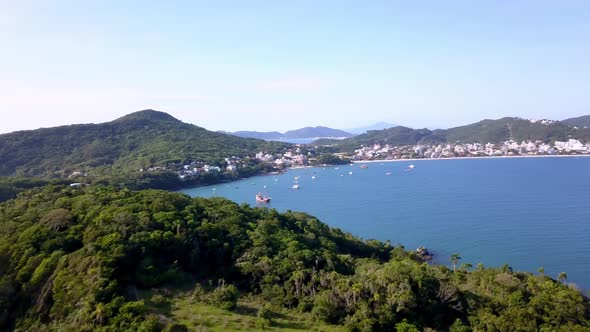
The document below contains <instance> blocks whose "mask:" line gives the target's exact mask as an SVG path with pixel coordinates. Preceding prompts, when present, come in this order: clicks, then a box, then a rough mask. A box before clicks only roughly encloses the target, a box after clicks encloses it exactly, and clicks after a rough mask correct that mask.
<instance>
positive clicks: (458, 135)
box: [316, 118, 590, 149]
mask: <svg viewBox="0 0 590 332" xmlns="http://www.w3.org/2000/svg"><path fill="white" fill-rule="evenodd" d="M569 138H575V139H579V140H581V141H582V142H587V141H590V129H588V128H578V129H576V128H574V127H572V126H569V125H567V124H564V123H561V122H558V121H532V120H527V119H521V118H502V119H498V120H483V121H480V122H476V123H473V124H470V125H466V126H461V127H455V128H450V129H438V130H429V129H412V128H408V127H402V126H397V127H393V128H389V129H384V130H373V131H369V132H367V133H366V134H362V135H358V136H355V137H351V138H347V139H344V140H341V141H326V140H321V141H318V142H316V143H317V144H335V145H337V146H341V147H343V148H345V149H354V148H358V147H359V146H361V145H368V144H375V143H379V144H392V145H415V144H432V143H455V142H461V143H476V142H479V143H482V144H485V143H488V142H491V143H500V142H503V141H507V140H510V139H513V140H515V141H517V142H521V141H528V140H532V141H535V140H541V141H545V142H553V141H556V140H561V141H564V140H568V139H569Z"/></svg>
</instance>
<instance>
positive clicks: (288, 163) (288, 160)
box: [255, 147, 311, 168]
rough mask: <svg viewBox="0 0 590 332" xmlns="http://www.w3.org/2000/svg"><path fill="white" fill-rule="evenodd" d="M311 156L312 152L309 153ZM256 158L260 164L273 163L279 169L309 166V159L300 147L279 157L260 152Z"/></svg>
mask: <svg viewBox="0 0 590 332" xmlns="http://www.w3.org/2000/svg"><path fill="white" fill-rule="evenodd" d="M310 154H311V152H308V155H310ZM255 158H256V160H258V161H260V162H266V163H272V164H273V165H275V166H276V167H278V168H285V167H294V166H305V165H308V164H309V159H308V157H307V156H306V155H305V154H303V153H302V151H301V148H300V147H297V148H296V149H295V151H287V152H285V153H283V154H282V155H277V156H273V155H270V154H264V153H262V152H259V153H257V154H256V156H255Z"/></svg>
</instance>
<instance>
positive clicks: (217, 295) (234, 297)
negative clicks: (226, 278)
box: [211, 285, 239, 310]
mask: <svg viewBox="0 0 590 332" xmlns="http://www.w3.org/2000/svg"><path fill="white" fill-rule="evenodd" d="M238 297H239V292H238V288H237V287H236V286H234V285H221V286H219V287H217V288H215V290H214V291H213V293H212V294H211V303H212V304H214V305H215V306H217V307H219V308H221V309H224V310H233V309H235V307H236V305H237V304H238Z"/></svg>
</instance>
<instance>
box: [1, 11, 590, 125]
mask: <svg viewBox="0 0 590 332" xmlns="http://www.w3.org/2000/svg"><path fill="white" fill-rule="evenodd" d="M142 109H156V110H160V111H164V112H167V113H169V114H171V115H173V116H175V117H176V118H178V119H180V120H182V121H185V122H189V123H193V124H196V125H199V126H202V127H205V128H208V129H212V130H230V131H235V130H259V131H270V130H278V131H285V130H289V129H296V128H300V127H303V126H316V125H324V126H329V127H334V128H352V127H357V126H364V125H368V124H371V123H374V122H378V121H387V122H390V123H395V124H402V125H407V126H411V127H415V128H423V127H428V128H447V127H453V126H457V125H463V124H468V123H471V122H476V121H479V120H481V119H484V118H492V119H494V118H501V117H504V116H519V117H524V118H549V119H564V118H568V117H573V116H580V115H586V114H590V1H586V0H551V1H550V0H530V1H519V0H505V1H503V0H489V1H484V0H480V1H477V0H462V1H454V0H447V1H440V0H432V1H425V0H416V1H407V0H403V1H395V0H388V1H370V0H367V1H347V0H337V1H330V0H322V1H317V0H309V1H306V0H291V1H268V0H260V1H256V0H249V1H241V0H233V1H223V0H221V1H220V0H216V1H148V0H142V1H109V0H103V1H77V0H76V1H57V0H56V1H46V0H36V1H32V0H19V1H9V0H0V133H5V132H10V131H15V130H22V129H34V128H39V127H51V126H56V125H63V124H73V123H96V122H106V121H110V120H113V119H115V118H118V117H120V116H123V115H125V114H128V113H131V112H134V111H138V110H142Z"/></svg>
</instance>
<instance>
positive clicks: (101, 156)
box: [0, 110, 289, 178]
mask: <svg viewBox="0 0 590 332" xmlns="http://www.w3.org/2000/svg"><path fill="white" fill-rule="evenodd" d="M287 146H289V144H287V143H279V142H268V141H263V140H258V139H251V138H241V137H236V136H232V135H225V134H222V133H217V132H212V131H208V130H206V129H204V128H201V127H197V126H195V125H192V124H188V123H184V122H182V121H180V120H177V119H176V118H174V117H172V116H171V115H169V114H167V113H163V112H158V111H154V110H144V111H140V112H135V113H131V114H129V115H126V116H124V117H122V118H119V119H117V120H114V121H111V122H106V123H99V124H79V125H70V126H61V127H53V128H42V129H37V130H27V131H18V132H13V133H9V134H3V135H0V160H1V161H2V162H0V176H15V175H16V176H27V177H31V176H35V177H49V178H60V177H64V176H67V175H68V174H71V173H72V172H74V171H88V170H92V172H93V173H94V174H103V173H104V174H105V175H107V173H113V174H121V173H122V172H135V173H137V172H138V170H139V169H140V168H147V167H151V166H153V165H156V166H157V165H165V164H166V163H168V162H175V161H183V160H198V161H204V162H211V163H214V162H216V161H221V160H223V158H226V157H229V156H240V157H241V156H250V155H252V154H253V153H256V152H259V151H267V152H269V153H270V152H276V151H280V150H282V148H284V147H287Z"/></svg>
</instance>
